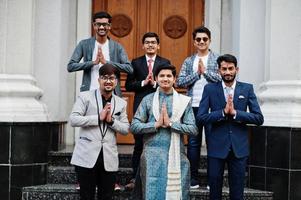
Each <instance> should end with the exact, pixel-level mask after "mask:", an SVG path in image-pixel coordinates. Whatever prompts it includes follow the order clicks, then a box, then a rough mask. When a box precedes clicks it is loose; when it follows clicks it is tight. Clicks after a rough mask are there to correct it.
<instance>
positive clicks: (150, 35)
mask: <svg viewBox="0 0 301 200" xmlns="http://www.w3.org/2000/svg"><path fill="white" fill-rule="evenodd" d="M149 37H154V38H156V40H157V43H158V44H160V39H159V36H158V34H157V33H155V32H147V33H145V34H144V35H143V37H142V44H144V41H145V39H146V38H149Z"/></svg>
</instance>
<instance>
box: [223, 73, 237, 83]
mask: <svg viewBox="0 0 301 200" xmlns="http://www.w3.org/2000/svg"><path fill="white" fill-rule="evenodd" d="M235 77H236V74H234V75H226V76H225V75H224V76H222V79H223V81H224V82H225V83H232V82H233V81H234V80H235Z"/></svg>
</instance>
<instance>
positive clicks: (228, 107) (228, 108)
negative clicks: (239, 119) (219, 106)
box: [224, 94, 236, 116]
mask: <svg viewBox="0 0 301 200" xmlns="http://www.w3.org/2000/svg"><path fill="white" fill-rule="evenodd" d="M224 114H225V115H232V116H235V115H236V110H235V109H234V104H233V97H232V95H231V94H229V95H228V97H227V104H226V107H225V108H224Z"/></svg>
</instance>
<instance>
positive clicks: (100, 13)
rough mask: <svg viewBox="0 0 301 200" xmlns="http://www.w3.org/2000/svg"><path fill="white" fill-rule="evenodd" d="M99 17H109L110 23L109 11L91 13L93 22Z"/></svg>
mask: <svg viewBox="0 0 301 200" xmlns="http://www.w3.org/2000/svg"><path fill="white" fill-rule="evenodd" d="M101 18H107V19H109V23H111V21H112V16H111V15H110V14H109V13H107V12H104V11H101V12H98V13H95V14H94V15H93V22H95V20H96V19H101Z"/></svg>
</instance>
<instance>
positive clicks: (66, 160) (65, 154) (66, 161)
mask: <svg viewBox="0 0 301 200" xmlns="http://www.w3.org/2000/svg"><path fill="white" fill-rule="evenodd" d="M132 148H133V147H132V145H119V146H118V152H119V167H129V168H130V167H131V163H132ZM72 152H73V146H67V147H66V148H65V149H63V150H60V151H50V152H49V154H48V163H49V165H52V166H70V160H71V156H72ZM206 167H207V157H206V156H203V155H201V160H200V168H201V169H206Z"/></svg>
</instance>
